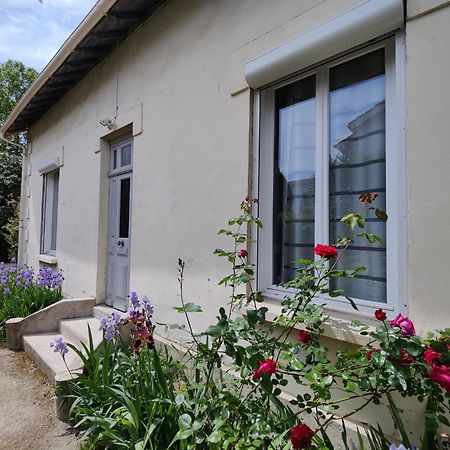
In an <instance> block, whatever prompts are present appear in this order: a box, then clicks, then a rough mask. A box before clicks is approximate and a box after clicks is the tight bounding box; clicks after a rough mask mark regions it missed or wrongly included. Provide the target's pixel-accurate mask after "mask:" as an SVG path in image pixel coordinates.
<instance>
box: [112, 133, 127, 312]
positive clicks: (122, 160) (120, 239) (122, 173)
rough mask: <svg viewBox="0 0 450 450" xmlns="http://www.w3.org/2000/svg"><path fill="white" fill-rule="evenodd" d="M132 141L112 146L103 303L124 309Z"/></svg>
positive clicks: (125, 300)
mask: <svg viewBox="0 0 450 450" xmlns="http://www.w3.org/2000/svg"><path fill="white" fill-rule="evenodd" d="M132 150H133V147H132V142H131V140H126V141H121V142H118V143H116V144H114V145H111V170H110V172H109V174H108V176H109V226H108V275H107V285H106V304H108V305H110V306H113V307H114V308H116V309H120V310H121V311H125V310H126V309H127V307H128V298H127V296H128V294H129V290H130V239H131V220H130V219H131V190H132V189H131V188H132Z"/></svg>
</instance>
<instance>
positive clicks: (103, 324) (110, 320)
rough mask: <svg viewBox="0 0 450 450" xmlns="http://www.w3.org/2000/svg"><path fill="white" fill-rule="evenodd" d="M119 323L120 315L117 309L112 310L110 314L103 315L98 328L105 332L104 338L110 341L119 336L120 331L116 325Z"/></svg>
mask: <svg viewBox="0 0 450 450" xmlns="http://www.w3.org/2000/svg"><path fill="white" fill-rule="evenodd" d="M121 324H122V316H121V315H120V314H119V313H118V312H117V311H114V312H113V313H112V315H111V316H105V317H102V318H101V319H100V327H99V330H103V331H104V332H105V339H106V340H107V341H112V340H113V339H114V338H116V337H117V336H119V334H120V332H119V329H118V326H119V325H121Z"/></svg>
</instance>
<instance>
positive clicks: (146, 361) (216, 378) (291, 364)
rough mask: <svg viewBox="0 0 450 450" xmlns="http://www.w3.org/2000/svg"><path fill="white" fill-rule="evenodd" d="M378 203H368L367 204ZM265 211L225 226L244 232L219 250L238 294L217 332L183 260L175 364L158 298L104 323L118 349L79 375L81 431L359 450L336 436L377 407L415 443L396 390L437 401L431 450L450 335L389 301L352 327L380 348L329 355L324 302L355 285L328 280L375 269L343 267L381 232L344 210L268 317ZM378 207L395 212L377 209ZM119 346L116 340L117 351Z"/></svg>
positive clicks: (275, 447) (131, 438)
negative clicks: (263, 267) (203, 322)
mask: <svg viewBox="0 0 450 450" xmlns="http://www.w3.org/2000/svg"><path fill="white" fill-rule="evenodd" d="M368 198H372V197H367V195H365V196H364V197H363V198H362V199H361V200H362V202H363V204H364V206H367V205H366V204H367V203H368ZM253 205H254V201H251V200H246V201H244V202H243V203H242V205H241V208H242V214H241V215H240V216H238V217H236V218H233V219H230V221H229V222H228V228H224V229H222V230H220V231H219V234H220V235H222V236H227V237H230V238H231V239H232V245H231V246H230V247H231V248H230V249H217V250H216V251H215V253H216V255H218V256H219V257H221V258H225V259H226V260H227V261H228V262H229V263H230V267H231V269H230V272H229V273H228V274H227V275H226V276H225V277H224V278H223V279H222V280H220V281H219V284H220V285H222V286H226V287H228V288H229V290H230V301H229V303H228V306H227V307H226V308H225V307H221V308H220V309H219V311H218V315H217V320H216V322H215V323H213V324H211V325H210V326H208V327H207V328H206V329H205V330H200V331H195V330H194V328H193V326H192V323H191V319H190V317H191V314H201V312H202V310H201V307H200V306H199V305H196V304H195V303H193V302H187V301H186V300H185V298H184V289H183V285H184V283H185V281H184V272H185V264H184V262H183V261H181V260H180V261H179V284H180V300H181V306H178V307H176V308H175V309H176V310H177V311H178V312H179V313H181V314H183V315H184V318H185V320H184V323H176V324H163V323H159V326H161V327H165V328H166V330H167V331H168V332H170V330H174V329H176V330H177V332H178V333H180V332H186V333H187V338H186V339H185V341H184V344H185V347H186V349H185V351H184V352H183V351H181V350H180V349H178V350H177V352H178V353H177V357H176V362H175V361H174V360H169V362H167V361H168V358H166V357H164V358H163V357H161V356H160V355H161V352H162V350H161V349H158V347H155V345H154V339H153V336H154V335H153V330H154V325H153V323H152V321H151V319H152V316H153V308H152V307H151V305H150V303H149V301H148V300H147V299H146V298H142V299H138V298H137V296H136V295H135V294H132V295H131V297H130V310H129V313H128V318H125V319H123V318H120V319H119V318H118V317H117V318H114V317H111V318H107V319H105V320H104V321H102V324H103V327H104V328H103V329H104V331H105V338H108V339H109V340H108V344H107V346H106V349H107V351H106V352H105V353H104V354H102V355H95V354H92V352H91V353H89V355H90V356H89V358H92V360H93V361H91V362H90V360H89V361H87V364H85V367H86V368H85V375H84V378H83V377H82V378H81V380H79V381H74V383H73V385H72V387H71V389H72V390H71V391H70V392H71V393H72V398H75V403H74V405H75V406H74V407H72V415H73V417H74V419H75V420H76V421H77V423H78V428H82V429H84V433H85V435H87V436H88V437H89V438H90V439H92V440H93V442H94V444H95V445H97V446H100V447H101V446H102V445H103V446H105V447H106V446H110V447H114V446H119V445H122V446H124V447H126V448H133V447H135V445H136V443H139V445H140V447H138V448H168V449H169V448H175V449H199V450H201V449H205V450H206V449H211V450H216V449H217V450H218V449H224V450H227V449H230V450H231V449H233V450H244V449H245V450H256V449H262V450H288V449H290V448H294V449H303V448H305V449H307V448H309V449H321V450H325V449H329V450H332V449H333V448H334V445H336V447H338V448H340V444H342V446H344V447H345V446H347V445H348V443H347V437H346V436H347V434H346V433H344V431H343V435H342V436H343V437H342V440H343V442H342V443H336V442H331V440H330V438H329V436H328V433H327V430H328V427H329V426H330V424H331V423H332V422H333V421H335V419H336V417H339V418H340V419H345V418H348V417H352V416H354V415H355V414H356V413H358V412H360V411H361V410H363V409H364V408H366V407H367V406H368V405H374V404H375V405H380V404H384V405H387V406H388V408H389V410H390V412H391V414H392V417H393V419H394V421H395V422H396V423H397V425H398V428H399V432H400V435H401V436H400V437H401V443H402V444H403V445H404V446H405V448H410V449H411V448H413V445H412V444H411V442H410V433H408V431H407V430H406V429H405V427H404V426H403V423H402V421H401V416H400V412H399V409H398V407H397V406H396V404H395V402H394V400H393V396H392V394H393V393H398V394H400V395H401V396H403V397H413V398H416V399H418V400H419V401H422V402H426V405H427V413H426V421H425V418H424V421H425V429H426V434H425V436H424V439H423V443H424V445H425V443H426V448H427V449H428V450H432V449H434V448H436V447H434V446H433V445H434V443H435V434H436V429H437V425H438V423H439V422H441V423H444V424H448V419H447V417H448V413H449V403H448V399H449V394H448V392H449V386H450V384H449V383H450V377H449V370H450V369H449V367H450V365H449V364H450V354H449V345H450V330H443V331H437V332H434V333H430V334H429V335H428V336H427V337H426V338H421V337H419V336H417V335H416V333H415V328H414V324H413V323H412V321H411V320H410V319H409V318H407V317H405V316H402V315H398V316H397V317H395V318H394V319H393V320H388V315H387V313H386V312H385V311H383V310H382V309H378V310H376V311H374V319H375V320H376V324H377V325H378V326H375V327H369V326H368V325H367V324H364V323H362V322H358V321H354V322H353V326H354V327H355V328H356V329H359V332H360V333H361V334H362V335H363V336H367V337H368V344H367V345H364V346H359V347H357V346H355V347H353V348H352V349H351V350H347V351H338V352H337V353H335V354H334V355H331V354H330V353H331V352H330V350H329V349H328V348H326V347H325V346H324V344H323V340H322V339H321V335H322V334H323V331H324V327H325V326H326V324H327V320H328V318H327V315H326V313H325V305H324V303H323V301H324V299H325V298H326V297H337V296H343V292H342V291H339V290H333V289H330V283H329V281H330V279H332V278H335V277H341V276H345V277H354V276H356V275H358V274H359V273H361V272H362V270H364V269H363V268H361V267H358V268H354V269H351V268H346V270H340V269H337V263H338V261H339V259H340V257H341V255H342V254H343V253H344V252H345V251H346V249H347V248H348V246H349V245H350V244H351V243H352V242H355V240H357V239H359V240H361V239H365V240H367V241H369V243H373V242H376V241H377V240H378V238H377V237H376V236H374V235H373V234H369V233H366V232H365V231H364V229H363V228H364V223H365V219H364V216H363V215H362V214H360V213H351V214H347V215H346V216H344V217H343V218H342V223H344V224H347V225H348V228H349V235H348V236H345V237H343V238H340V239H339V241H338V242H336V244H335V246H330V245H318V246H316V248H315V253H316V255H317V256H318V258H317V259H315V260H311V261H310V260H301V261H297V272H296V276H295V277H294V279H293V280H291V281H289V282H288V283H286V285H285V286H286V287H287V288H289V290H290V292H292V294H290V295H286V297H285V298H284V299H283V300H282V302H281V312H280V314H279V315H278V316H277V317H275V318H272V319H271V321H268V320H267V318H266V315H267V312H268V308H267V307H266V306H265V305H264V298H263V296H262V294H261V293H260V292H257V291H255V290H254V284H253V278H254V273H255V268H254V266H253V265H252V264H250V263H249V261H248V260H247V256H248V254H247V251H245V253H244V252H243V249H242V246H243V245H248V244H249V243H250V238H249V236H248V235H247V230H248V228H249V227H261V226H262V223H261V222H260V220H259V219H258V218H257V217H255V216H253V215H252V214H251V210H252V206H253ZM367 210H368V211H369V213H370V212H371V211H374V212H375V214H376V216H377V217H378V218H380V217H381V218H383V219H386V218H387V217H386V215H385V214H382V213H381V212H379V210H376V209H374V208H372V207H370V206H369V208H367ZM338 249H339V251H338ZM343 298H346V297H343ZM348 301H349V302H350V304H351V305H352V306H353V307H355V308H356V306H355V305H354V303H353V301H352V300H351V299H350V298H348ZM125 322H128V323H129V324H131V327H132V344H131V347H130V346H127V345H125V344H123V343H121V341H120V337H119V334H118V332H117V329H118V328H117V327H121V326H122V325H123V324H124V323H125ZM298 330H299V331H298ZM110 343H115V344H114V345H116V347H115V348H116V350H115V351H114V347H109V345H112V344H110ZM177 348H178V347H177ZM105 367H106V368H105ZM99 368H102V369H101V374H100V369H99ZM134 371H139V374H140V375H139V376H138V375H136V374H135V373H134ZM159 374H163V375H162V376H160V375H159ZM99 377H102V380H103V384H104V385H105V386H104V387H103V388H102V389H101V391H99V392H97V391H95V393H94V394H93V395H92V396H90V392H89V389H87V388H86V386H90V387H91V389H94V388H92V386H93V385H94V381H93V380H96V379H99ZM141 378H142V379H141ZM142 380H144V381H142ZM292 385H294V387H292ZM288 389H289V390H290V391H291V392H292V391H294V390H296V391H297V394H296V395H295V396H291V397H290V400H289V401H286V398H285V397H283V395H282V392H283V390H288ZM74 392H75V394H73V393H74ZM150 399H151V400H150ZM97 404H98V405H100V406H98V407H97V406H96V405H97ZM344 430H345V429H344ZM368 433H369V436H371V439H372V440H371V442H377V446H375V447H372V448H374V449H377V450H380V449H384V450H387V449H388V448H389V445H390V443H389V442H388V441H386V439H385V438H384V436H382V433H379V430H377V429H376V428H370V427H369V429H368ZM377 433H378V434H377ZM361 442H362V441H361ZM374 445H375V444H374ZM127 446H128V447H127ZM360 447H361V446H360ZM347 448H348V447H347ZM361 448H362V447H361Z"/></svg>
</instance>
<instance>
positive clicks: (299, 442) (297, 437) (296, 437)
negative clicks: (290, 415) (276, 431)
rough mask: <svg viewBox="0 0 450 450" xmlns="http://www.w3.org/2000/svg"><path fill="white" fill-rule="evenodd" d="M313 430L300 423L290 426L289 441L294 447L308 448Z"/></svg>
mask: <svg viewBox="0 0 450 450" xmlns="http://www.w3.org/2000/svg"><path fill="white" fill-rule="evenodd" d="M313 436H314V431H313V430H311V428H309V427H308V425H305V424H304V423H300V424H299V425H295V427H292V428H291V442H292V446H293V447H294V449H301V448H308V447H309V446H310V445H311V442H312V438H313Z"/></svg>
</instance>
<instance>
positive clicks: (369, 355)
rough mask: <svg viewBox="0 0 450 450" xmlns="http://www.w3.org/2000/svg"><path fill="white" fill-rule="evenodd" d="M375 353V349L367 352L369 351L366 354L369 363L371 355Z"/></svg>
mask: <svg viewBox="0 0 450 450" xmlns="http://www.w3.org/2000/svg"><path fill="white" fill-rule="evenodd" d="M377 351H378V349H377V348H372V349H371V350H369V351H368V352H367V353H366V358H367V359H368V360H369V361H371V360H372V355H373V354H374V353H376V352H377Z"/></svg>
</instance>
